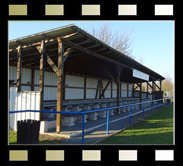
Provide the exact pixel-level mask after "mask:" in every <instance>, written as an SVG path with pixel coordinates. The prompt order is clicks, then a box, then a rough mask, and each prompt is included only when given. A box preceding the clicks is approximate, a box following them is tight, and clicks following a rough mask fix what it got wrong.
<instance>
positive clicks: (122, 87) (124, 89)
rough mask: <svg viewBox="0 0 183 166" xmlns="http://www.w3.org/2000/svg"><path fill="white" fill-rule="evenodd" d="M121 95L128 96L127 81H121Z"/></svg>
mask: <svg viewBox="0 0 183 166" xmlns="http://www.w3.org/2000/svg"><path fill="white" fill-rule="evenodd" d="M121 90H122V91H121V97H127V83H125V82H122V83H121Z"/></svg>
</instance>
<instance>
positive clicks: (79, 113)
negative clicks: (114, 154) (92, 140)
mask: <svg viewBox="0 0 183 166" xmlns="http://www.w3.org/2000/svg"><path fill="white" fill-rule="evenodd" d="M164 99H165V98H162V99H158V100H151V101H145V102H141V103H134V104H128V105H122V106H115V107H110V108H102V109H97V110H91V111H82V112H63V111H45V110H44V111H43V110H20V111H9V113H19V112H43V113H56V114H58V113H60V114H67V115H83V119H82V144H84V121H85V114H88V113H93V112H100V111H106V110H107V126H106V134H107V135H108V130H109V110H111V109H117V108H123V107H129V106H130V115H129V116H127V117H129V123H130V124H131V116H132V113H131V112H132V106H134V105H140V104H142V105H143V110H142V111H140V112H138V113H141V112H143V117H144V111H145V110H144V104H145V103H151V113H153V108H154V107H157V109H159V101H160V100H164ZM166 99H171V98H166ZM155 101H157V106H154V107H153V102H155ZM170 102H171V101H170ZM167 104H168V103H167ZM163 105H164V103H163V102H162V108H163ZM165 106H166V102H165ZM146 110H149V108H148V109H146ZM136 114H137V113H136Z"/></svg>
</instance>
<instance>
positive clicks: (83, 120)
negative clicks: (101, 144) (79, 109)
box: [82, 114, 85, 144]
mask: <svg viewBox="0 0 183 166" xmlns="http://www.w3.org/2000/svg"><path fill="white" fill-rule="evenodd" d="M84 122H85V114H83V125H82V144H84Z"/></svg>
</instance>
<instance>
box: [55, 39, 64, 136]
mask: <svg viewBox="0 0 183 166" xmlns="http://www.w3.org/2000/svg"><path fill="white" fill-rule="evenodd" d="M57 41H58V85H57V111H62V101H63V78H64V75H63V74H64V71H63V70H64V62H63V55H64V44H63V43H62V41H61V38H57ZM56 126H57V127H56V132H57V133H60V131H62V114H57V115H56Z"/></svg>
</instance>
